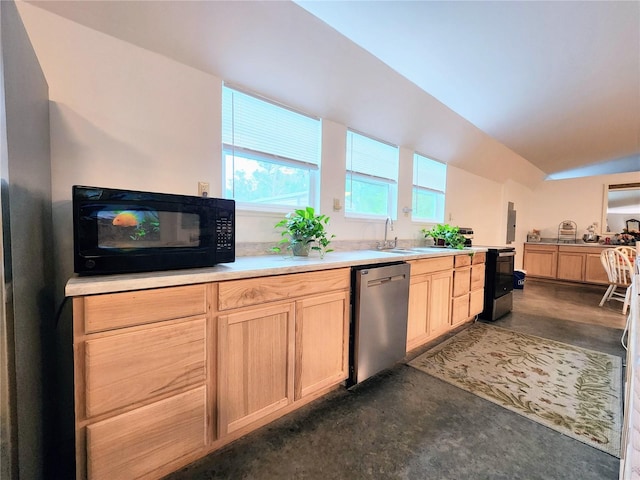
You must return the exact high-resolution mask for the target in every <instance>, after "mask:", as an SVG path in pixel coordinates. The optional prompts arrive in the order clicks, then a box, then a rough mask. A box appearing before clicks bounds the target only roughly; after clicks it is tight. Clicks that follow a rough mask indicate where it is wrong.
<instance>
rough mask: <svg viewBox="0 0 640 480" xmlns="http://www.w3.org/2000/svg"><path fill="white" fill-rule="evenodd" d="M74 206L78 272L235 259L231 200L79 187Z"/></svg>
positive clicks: (187, 265) (126, 270)
mask: <svg viewBox="0 0 640 480" xmlns="http://www.w3.org/2000/svg"><path fill="white" fill-rule="evenodd" d="M72 203H73V248H74V269H75V272H76V273H77V274H80V275H96V274H110V273H135V272H151V271H158V270H173V269H181V268H196V267H211V266H213V265H215V264H217V263H227V262H234V261H235V202H234V201H233V200H227V199H220V198H208V197H196V196H189V195H173V194H166V193H153V192H138V191H132V190H117V189H114V188H102V187H84V186H79V185H75V186H74V187H73V191H72Z"/></svg>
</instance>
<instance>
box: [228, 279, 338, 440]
mask: <svg viewBox="0 0 640 480" xmlns="http://www.w3.org/2000/svg"><path fill="white" fill-rule="evenodd" d="M349 287H350V270H349V269H336V270H327V271H322V272H311V273H300V274H293V275H282V276H272V277H266V278H254V279H246V280H233V281H229V282H221V283H219V285H218V305H219V309H220V310H221V313H220V316H219V318H218V366H219V374H218V378H219V384H218V385H219V388H218V408H219V410H218V411H219V422H218V424H219V426H220V429H219V434H220V437H221V438H222V437H225V436H227V435H229V434H231V433H233V432H236V431H238V430H241V429H244V431H248V429H251V428H255V427H257V426H260V425H262V424H264V423H266V421H270V420H271V419H272V418H275V416H277V415H278V414H277V412H279V411H281V412H283V413H286V412H287V411H290V410H291V409H292V408H295V405H293V404H294V403H298V402H301V401H303V400H305V399H307V398H313V397H314V396H317V395H318V394H321V393H323V392H326V391H327V390H328V389H330V388H332V387H333V386H335V385H338V384H339V383H340V382H342V381H343V380H345V379H346V378H347V377H348V359H349V357H348V355H349ZM234 307H235V308H234ZM238 307H239V308H238Z"/></svg>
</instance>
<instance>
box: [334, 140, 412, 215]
mask: <svg viewBox="0 0 640 480" xmlns="http://www.w3.org/2000/svg"><path fill="white" fill-rule="evenodd" d="M349 134H353V135H358V136H361V137H364V138H367V139H368V140H372V141H374V142H378V143H381V144H384V145H387V146H389V147H392V148H394V149H395V151H396V178H395V179H393V178H387V177H383V176H379V175H375V174H372V173H364V172H360V171H357V170H352V169H350V168H349V165H348V164H349V152H348V151H345V153H346V155H345V167H346V168H345V209H344V215H345V217H348V218H353V219H371V220H380V219H386V218H391V219H392V220H397V217H398V178H397V177H398V176H399V170H400V148H399V147H398V146H397V145H394V144H392V143H390V142H386V141H384V140H380V139H378V138H375V137H372V136H371V135H366V134H364V133H361V132H359V131H357V130H354V129H351V128H348V129H347V133H346V135H347V137H348V135H349ZM346 145H347V147H348V145H349V140H348V138H347V141H346ZM354 179H355V180H356V181H359V182H361V183H371V184H375V185H384V186H386V187H387V213H385V214H371V213H363V212H354V211H352V210H350V209H349V206H348V205H349V202H351V201H352V199H348V198H347V192H348V190H347V183H348V182H349V181H351V185H353V181H354ZM350 191H351V195H353V187H351V188H350Z"/></svg>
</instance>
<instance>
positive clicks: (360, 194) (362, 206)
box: [345, 130, 398, 218]
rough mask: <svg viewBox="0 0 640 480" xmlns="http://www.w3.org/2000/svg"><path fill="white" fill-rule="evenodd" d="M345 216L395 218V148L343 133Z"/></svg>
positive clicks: (396, 149) (396, 160) (365, 137)
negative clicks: (345, 141) (345, 145)
mask: <svg viewBox="0 0 640 480" xmlns="http://www.w3.org/2000/svg"><path fill="white" fill-rule="evenodd" d="M346 157H347V175H346V182H345V198H346V201H345V212H346V213H347V214H351V215H358V216H373V217H392V218H395V216H396V215H395V212H396V205H397V196H398V188H397V184H398V147H396V146H394V145H389V144H388V143H384V142H381V141H379V140H374V139H373V138H370V137H367V136H364V135H361V134H359V133H356V132H353V131H351V130H349V131H347V155H346Z"/></svg>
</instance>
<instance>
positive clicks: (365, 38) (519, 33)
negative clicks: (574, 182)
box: [297, 1, 640, 173]
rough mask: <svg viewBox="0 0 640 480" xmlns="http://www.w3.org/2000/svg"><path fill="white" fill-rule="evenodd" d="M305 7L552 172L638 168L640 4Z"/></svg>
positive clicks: (350, 3) (333, 4)
mask: <svg viewBox="0 0 640 480" xmlns="http://www.w3.org/2000/svg"><path fill="white" fill-rule="evenodd" d="M297 3H298V4H299V5H301V6H302V7H303V8H305V9H307V10H308V11H309V12H311V13H313V14H314V15H316V16H317V17H319V18H320V19H322V20H323V21H325V22H326V23H328V24H329V25H331V26H332V27H333V28H335V29H336V30H337V31H339V32H340V33H342V34H343V35H345V36H347V37H348V38H350V39H351V40H352V41H354V42H355V43H357V44H358V45H360V46H362V47H363V48H365V49H366V50H367V51H369V52H370V53H372V54H373V55H375V56H376V57H378V58H379V59H381V60H382V61H383V62H385V63H386V64H387V65H389V66H390V67H392V68H393V69H394V70H396V71H397V72H399V73H400V74H402V75H403V76H405V77H406V78H408V79H409V80H411V81H412V82H414V83H415V84H416V85H418V86H419V87H421V88H422V89H423V90H425V91H426V92H428V93H430V94H431V95H433V96H434V97H435V98H437V99H438V100H440V101H441V102H442V103H444V104H445V105H447V106H448V107H450V108H451V109H452V110H453V111H455V112H457V113H458V114H460V115H461V116H463V117H464V118H466V119H467V120H469V121H470V122H471V123H473V124H474V125H476V126H477V127H479V128H480V129H481V130H483V131H484V132H486V133H488V134H489V135H491V136H492V137H494V138H495V139H497V140H498V141H500V142H501V143H503V144H504V145H506V146H508V147H509V148H510V149H511V150H513V151H515V152H517V153H519V154H520V155H521V156H523V157H524V158H526V159H527V160H529V161H530V162H532V163H533V164H535V165H536V166H538V167H539V168H540V169H541V170H543V171H544V172H546V173H554V172H560V171H563V170H568V169H573V168H577V167H581V166H583V165H587V164H594V163H599V162H609V161H611V160H621V161H619V162H616V163H618V165H613V164H611V165H608V167H610V169H612V170H613V169H615V168H616V167H618V168H622V170H623V171H624V170H625V168H628V167H631V168H630V169H629V170H626V171H634V170H640V2H637V1H629V2H620V1H606V2H592V1H564V2H563V1H549V2H544V1H529V2H519V1H518V2H516V1H512V2H505V1H497V2H488V1H471V2H457V1H450V2H446V1H441V2H437V1H424V2H416V1H380V2H370V1H343V2H317V1H316V2H311V1H298V2H297Z"/></svg>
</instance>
